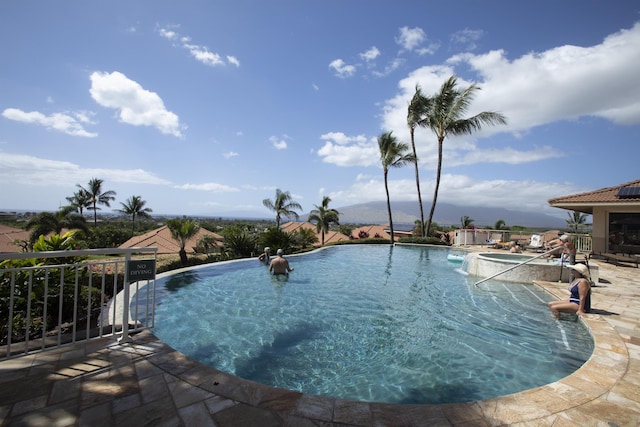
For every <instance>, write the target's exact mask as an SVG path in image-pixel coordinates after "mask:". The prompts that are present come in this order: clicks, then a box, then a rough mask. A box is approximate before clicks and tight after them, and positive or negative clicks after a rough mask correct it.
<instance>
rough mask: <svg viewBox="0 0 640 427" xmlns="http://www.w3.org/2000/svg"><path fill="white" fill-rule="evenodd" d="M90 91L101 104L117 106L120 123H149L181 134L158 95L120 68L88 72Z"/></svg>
mask: <svg viewBox="0 0 640 427" xmlns="http://www.w3.org/2000/svg"><path fill="white" fill-rule="evenodd" d="M90 93H91V97H92V98H93V99H94V100H95V101H96V102H97V103H98V104H100V105H101V106H103V107H108V108H114V109H116V110H119V116H120V120H121V121H122V122H123V123H127V124H130V125H134V126H153V127H155V128H157V129H158V130H159V131H160V132H162V133H164V134H167V135H173V136H177V137H182V132H181V130H183V129H184V128H185V127H184V126H183V125H181V124H180V120H179V118H178V116H177V115H176V114H174V113H173V112H171V111H168V110H167V109H166V108H165V106H164V102H163V101H162V99H161V98H160V96H158V94H157V93H155V92H151V91H148V90H146V89H144V88H143V87H142V86H140V84H139V83H137V82H135V81H133V80H130V79H129V78H127V76H125V75H124V74H122V73H120V72H117V71H114V72H112V73H106V72H104V73H101V72H97V71H96V72H94V73H92V74H91V89H90Z"/></svg>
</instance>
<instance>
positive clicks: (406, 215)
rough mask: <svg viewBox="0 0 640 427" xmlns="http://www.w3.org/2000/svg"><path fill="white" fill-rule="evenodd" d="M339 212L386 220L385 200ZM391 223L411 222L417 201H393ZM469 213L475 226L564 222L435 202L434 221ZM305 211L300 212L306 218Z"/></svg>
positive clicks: (344, 219)
mask: <svg viewBox="0 0 640 427" xmlns="http://www.w3.org/2000/svg"><path fill="white" fill-rule="evenodd" d="M336 209H337V210H338V212H340V222H341V223H345V224H387V223H388V222H389V216H388V214H387V203H386V202H383V201H379V202H369V203H360V204H356V205H350V206H343V207H340V208H336ZM391 209H392V214H393V224H394V225H397V226H398V227H400V226H402V225H405V226H406V225H410V226H413V224H414V222H415V221H416V220H417V219H419V218H420V210H419V209H418V204H417V203H416V202H411V201H409V202H392V203H391ZM423 209H424V216H425V221H426V220H427V218H428V216H429V209H430V206H424V208H423ZM463 216H468V217H469V218H471V219H472V220H473V224H474V225H476V226H478V227H489V228H491V227H493V225H494V224H495V223H496V222H497V221H498V220H503V221H504V222H505V225H506V226H507V227H512V226H515V225H519V226H522V227H527V228H541V229H563V228H566V227H567V222H566V221H565V220H563V219H562V218H557V217H555V216H551V215H547V214H541V213H537V212H525V211H514V210H509V209H504V208H500V207H496V208H488V207H481V206H458V205H453V204H449V203H438V204H437V205H436V210H435V213H434V216H433V221H435V222H436V223H438V225H441V226H448V225H459V224H460V222H461V218H462V217H463ZM307 217H308V215H301V217H300V219H301V220H303V221H305V220H306V218H307Z"/></svg>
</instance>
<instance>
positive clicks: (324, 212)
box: [308, 196, 340, 246]
mask: <svg viewBox="0 0 640 427" xmlns="http://www.w3.org/2000/svg"><path fill="white" fill-rule="evenodd" d="M330 202H331V199H330V198H329V196H324V197H323V198H322V204H321V205H320V206H318V205H314V206H315V209H313V210H312V211H311V212H310V213H309V219H308V220H309V222H310V223H312V224H313V223H314V222H315V224H316V232H318V233H320V234H321V243H320V244H321V245H322V246H324V235H325V233H327V232H328V231H329V228H330V227H331V224H335V225H340V223H339V221H338V220H339V219H340V212H338V211H337V210H335V209H329V203H330Z"/></svg>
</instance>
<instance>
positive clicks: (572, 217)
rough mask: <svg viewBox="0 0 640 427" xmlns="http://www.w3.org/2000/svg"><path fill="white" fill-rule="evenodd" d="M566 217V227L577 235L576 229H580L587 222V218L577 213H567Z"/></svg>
mask: <svg viewBox="0 0 640 427" xmlns="http://www.w3.org/2000/svg"><path fill="white" fill-rule="evenodd" d="M567 216H568V217H569V218H568V219H566V220H565V221H567V226H568V227H569V228H571V229H573V232H574V233H576V234H577V233H578V228H580V227H582V226H583V225H584V223H585V222H587V216H586V215H585V214H583V213H580V212H578V211H572V212H567Z"/></svg>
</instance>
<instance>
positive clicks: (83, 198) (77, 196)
mask: <svg viewBox="0 0 640 427" xmlns="http://www.w3.org/2000/svg"><path fill="white" fill-rule="evenodd" d="M66 199H67V201H68V202H69V206H71V207H72V208H73V209H74V210H75V211H77V212H78V213H79V214H80V215H82V214H83V213H84V210H85V209H87V208H89V207H90V206H91V199H90V198H89V195H88V194H87V192H86V191H84V190H78V191H76V192H75V193H73V196H71V197H66Z"/></svg>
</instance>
